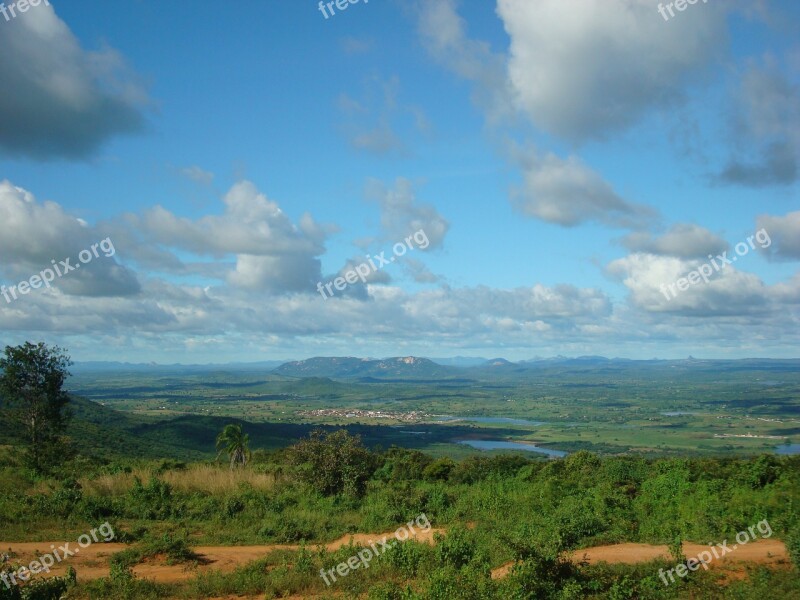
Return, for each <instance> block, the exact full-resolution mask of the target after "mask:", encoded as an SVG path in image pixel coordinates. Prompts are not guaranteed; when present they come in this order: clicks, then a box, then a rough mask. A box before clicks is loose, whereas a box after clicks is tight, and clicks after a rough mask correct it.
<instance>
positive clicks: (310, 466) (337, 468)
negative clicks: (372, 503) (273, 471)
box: [290, 429, 377, 496]
mask: <svg viewBox="0 0 800 600" xmlns="http://www.w3.org/2000/svg"><path fill="white" fill-rule="evenodd" d="M290 456H291V457H292V461H293V462H294V463H295V464H296V465H298V466H299V467H300V478H301V479H302V480H303V481H305V482H306V483H308V484H310V485H311V486H312V487H313V488H314V489H316V490H317V491H318V492H319V493H321V494H324V495H326V496H331V495H334V494H340V493H345V494H348V495H352V496H360V495H362V494H363V493H364V489H365V487H366V483H367V481H368V480H369V478H370V477H371V476H372V474H373V473H374V472H375V469H376V468H377V460H376V457H375V455H374V454H372V453H371V452H370V451H369V450H367V449H366V448H365V447H364V446H363V445H362V444H361V438H359V437H358V436H353V435H350V434H349V433H348V432H347V430H345V429H340V430H338V431H335V432H333V433H325V432H323V431H319V430H317V431H313V432H311V435H310V436H309V437H308V439H304V440H301V441H300V442H298V443H297V444H295V445H294V446H292V448H291V449H290Z"/></svg>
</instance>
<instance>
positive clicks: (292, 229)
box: [126, 181, 327, 293]
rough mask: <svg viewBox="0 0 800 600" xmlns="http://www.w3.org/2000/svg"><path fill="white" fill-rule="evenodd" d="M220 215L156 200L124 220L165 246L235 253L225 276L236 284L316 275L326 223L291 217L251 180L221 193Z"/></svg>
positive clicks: (293, 281)
mask: <svg viewBox="0 0 800 600" xmlns="http://www.w3.org/2000/svg"><path fill="white" fill-rule="evenodd" d="M223 203H224V205H225V211H224V213H223V214H222V215H207V216H204V217H201V218H199V219H196V220H193V219H189V218H186V217H179V216H177V215H175V214H173V213H172V212H170V211H168V210H167V209H165V208H164V207H161V206H156V207H154V208H152V209H150V210H148V211H146V212H145V213H144V214H142V215H128V216H127V220H126V222H127V224H128V226H129V227H131V228H133V229H134V230H135V231H136V232H137V233H138V234H139V235H141V236H143V238H144V240H145V241H148V242H151V243H155V244H158V245H159V246H161V248H162V250H165V251H184V252H191V253H192V254H195V255H198V256H211V257H213V258H216V259H222V258H226V257H230V256H234V257H235V260H236V266H235V269H234V270H233V272H232V273H230V274H229V276H228V280H229V281H230V282H231V283H232V284H233V285H236V286H241V287H245V288H249V289H257V290H263V291H269V292H274V293H280V292H287V291H305V290H309V289H311V288H312V287H313V285H314V284H316V282H317V281H319V278H320V261H319V259H318V258H317V257H318V256H319V255H321V254H322V253H323V252H324V241H325V237H326V235H327V230H326V228H325V227H323V226H321V225H319V224H317V223H316V222H315V221H314V220H313V218H312V217H311V216H310V215H308V214H306V215H304V216H303V217H302V218H301V219H300V221H299V222H298V224H294V223H292V221H291V220H290V219H289V217H288V216H287V215H286V214H285V213H284V212H283V211H282V210H281V209H280V207H279V206H278V204H277V203H275V202H273V201H271V200H269V199H268V198H267V197H266V196H265V195H264V194H261V193H260V192H259V191H258V189H257V188H256V187H255V185H253V184H252V183H251V182H249V181H243V182H240V183H237V184H235V185H234V186H233V187H232V188H231V189H230V191H229V192H228V193H227V194H226V195H225V197H224V199H223Z"/></svg>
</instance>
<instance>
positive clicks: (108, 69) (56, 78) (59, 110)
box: [0, 4, 149, 160]
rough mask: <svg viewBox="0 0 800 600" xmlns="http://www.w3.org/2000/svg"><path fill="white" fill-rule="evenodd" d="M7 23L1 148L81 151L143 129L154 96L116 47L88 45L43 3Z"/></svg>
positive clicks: (41, 153) (44, 153)
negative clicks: (88, 47)
mask: <svg viewBox="0 0 800 600" xmlns="http://www.w3.org/2000/svg"><path fill="white" fill-rule="evenodd" d="M3 25H4V27H3V35H2V36H0V54H2V55H3V56H4V57H6V58H5V59H4V60H2V61H0V87H2V89H3V93H2V94H0V114H2V115H3V118H2V119H0V152H2V153H3V154H6V155H9V156H12V157H29V158H34V159H37V160H47V159H82V158H86V157H88V156H91V155H92V154H93V153H95V152H96V151H97V150H98V148H99V147H100V146H101V145H102V144H103V143H104V142H105V141H107V140H108V139H110V138H112V137H114V136H115V135H119V134H127V133H134V132H138V131H141V130H143V128H144V117H143V116H142V108H143V107H144V106H146V105H147V104H148V103H149V100H148V98H147V95H146V93H145V92H144V91H143V88H142V86H141V85H140V84H138V83H137V81H136V79H135V77H134V76H133V75H132V74H131V73H130V71H129V70H128V68H127V67H126V65H125V61H124V60H123V58H122V57H121V56H120V55H119V53H118V52H116V51H115V50H113V49H111V48H106V49H103V50H100V51H98V52H87V51H85V50H83V49H82V48H81V47H80V44H79V43H78V40H77V39H76V38H75V36H74V35H73V34H72V32H71V31H70V29H69V27H67V25H66V24H65V23H64V22H63V21H62V20H61V19H59V18H58V16H57V15H56V13H55V11H54V10H53V8H52V6H45V5H44V4H40V5H39V6H37V7H32V8H31V9H30V10H28V11H27V12H26V13H25V15H24V18H21V17H20V18H17V19H14V20H13V22H9V23H3ZM12 57H13V58H12Z"/></svg>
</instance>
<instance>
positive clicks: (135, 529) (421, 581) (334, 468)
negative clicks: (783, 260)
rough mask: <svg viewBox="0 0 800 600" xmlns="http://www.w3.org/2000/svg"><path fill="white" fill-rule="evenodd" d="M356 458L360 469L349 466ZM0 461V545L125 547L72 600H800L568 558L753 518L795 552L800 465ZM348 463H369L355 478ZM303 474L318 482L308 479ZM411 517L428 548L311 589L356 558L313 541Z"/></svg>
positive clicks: (305, 456) (766, 576) (790, 586)
mask: <svg viewBox="0 0 800 600" xmlns="http://www.w3.org/2000/svg"><path fill="white" fill-rule="evenodd" d="M356 456H358V457H362V458H363V459H364V460H363V463H361V462H359V461H354V460H351V459H352V458H353V457H356ZM339 458H341V459H342V462H337V460H338V459H339ZM1 462H2V465H3V466H2V470H0V480H2V481H3V482H4V483H11V482H13V485H3V486H2V491H0V514H2V515H3V519H4V523H3V532H4V538H9V541H12V542H13V540H14V539H20V540H21V539H30V532H32V531H35V532H36V536H37V537H39V538H41V539H61V538H64V539H74V537H75V536H77V535H79V534H80V533H82V532H85V531H87V530H88V529H89V528H91V527H95V526H96V525H97V523H98V522H99V521H100V520H109V521H110V522H111V523H113V524H114V530H115V531H116V532H117V534H118V536H121V538H122V539H123V540H126V541H132V542H133V544H132V545H131V546H129V548H128V549H126V550H125V551H123V552H122V553H119V554H116V555H115V556H114V557H113V559H112V561H111V563H112V575H111V576H110V577H109V578H106V579H101V580H97V581H87V582H83V581H82V580H81V577H80V569H79V570H78V585H77V586H76V587H74V588H72V589H70V591H69V597H70V598H95V597H103V598H156V597H159V598H165V597H176V598H211V597H215V596H216V597H218V596H220V595H224V594H254V595H259V596H262V597H263V595H264V594H266V596H267V597H275V598H277V597H281V596H283V595H287V594H300V595H314V594H325V593H328V592H332V591H341V592H344V593H345V596H346V597H369V598H426V599H428V598H509V597H511V598H584V597H590V598H592V597H593V598H685V597H703V598H706V597H708V598H723V597H726V598H727V597H730V598H764V597H770V596H764V595H763V593H764V590H765V589H775V590H783V592H785V594H786V595H784V596H782V597H787V598H791V597H798V596H800V581H799V580H798V578H797V576H796V573H795V572H793V571H791V570H790V569H789V567H788V565H786V566H785V567H784V568H779V569H775V570H769V569H760V570H759V569H756V570H753V571H752V572H751V573H750V574H749V575H748V576H747V577H745V578H744V579H742V580H741V581H733V582H728V584H727V585H726V586H724V587H720V577H721V576H722V575H720V573H718V572H715V571H714V570H711V571H709V572H704V571H702V570H701V571H698V572H697V573H692V574H691V576H690V577H688V578H687V579H685V580H681V581H679V582H678V583H676V584H674V585H672V586H670V587H669V588H666V587H665V586H664V585H663V584H662V583H661V582H660V580H659V579H658V575H657V572H658V569H659V568H667V567H669V566H671V565H668V564H666V562H665V561H655V562H653V563H648V564H637V565H628V566H626V565H610V566H609V565H592V566H587V565H584V564H582V563H581V562H580V560H575V559H571V558H570V555H569V551H570V550H573V549H580V548H583V547H589V546H594V545H601V544H608V543H614V542H648V543H661V544H670V543H673V542H674V541H675V539H676V537H679V538H680V539H683V540H688V541H694V542H700V543H704V542H707V541H709V540H717V541H721V540H723V539H726V538H727V539H732V537H733V536H734V535H735V533H736V532H738V531H741V530H743V529H745V528H746V527H747V526H749V525H752V524H754V523H757V522H758V521H761V520H764V519H767V520H768V521H769V523H770V524H771V527H772V529H773V531H774V535H775V537H776V538H779V539H785V540H787V541H789V547H790V548H793V550H792V552H793V553H794V554H793V556H795V557H796V553H797V544H796V537H792V536H793V535H795V532H796V531H797V528H798V525H800V519H799V518H798V517H799V516H800V515H798V514H797V513H796V512H795V510H794V509H792V508H791V507H796V506H800V457H776V456H762V457H759V458H757V459H734V458H728V459H658V460H648V459H644V458H641V457H608V458H600V457H597V456H595V455H592V454H590V453H587V452H577V453H574V454H572V455H570V456H568V457H567V458H566V459H560V460H550V461H548V460H543V459H533V458H529V457H524V456H519V455H499V456H494V457H487V456H475V457H472V458H469V459H467V460H463V461H458V462H455V461H451V460H449V459H432V458H431V457H429V456H427V455H425V454H422V453H420V452H417V451H414V450H407V449H402V448H390V449H389V450H387V451H384V452H380V453H376V452H372V451H369V450H367V449H366V448H364V447H363V446H362V445H360V444H359V442H358V440H357V439H355V438H352V437H351V436H348V435H347V434H346V433H344V432H341V433H335V434H332V435H324V434H321V433H317V434H313V435H311V436H310V437H309V438H308V439H307V440H304V441H302V442H300V443H299V444H297V445H296V446H294V447H293V448H290V449H288V450H281V451H270V452H265V451H263V450H256V451H255V452H254V453H253V460H252V462H251V463H250V465H249V466H248V467H247V468H246V469H236V470H234V471H231V470H230V469H229V468H227V466H226V467H219V466H215V465H214V464H213V463H212V462H209V463H206V464H203V463H194V464H185V463H178V462H174V461H172V462H170V461H161V462H156V463H154V462H137V461H130V462H113V463H107V464H99V463H97V462H86V461H84V462H81V463H72V464H66V465H64V466H63V467H62V468H61V469H60V472H59V473H58V475H57V476H56V475H52V476H49V477H43V476H40V475H36V474H34V472H32V471H25V470H24V469H22V468H21V467H22V465H20V464H16V459H15V458H13V457H12V456H11V455H10V454H6V455H4V456H3V457H2V461H1ZM356 464H363V465H367V466H366V467H364V469H365V470H359V471H357V472H354V471H353V470H352V468H353V467H354V466H355V465H356ZM310 465H317V467H322V468H325V469H327V470H329V471H331V472H330V473H329V474H327V475H326V478H323V479H318V478H316V477H315V476H313V475H310V473H309V466H310ZM220 477H221V478H227V481H228V483H227V484H222V483H220V482H219V481H218V480H216V479H215V478H220ZM348 477H350V478H351V479H348ZM145 481H146V482H147V483H143V482H145ZM348 482H349V483H348ZM358 482H361V484H358ZM421 513H425V514H426V515H427V516H428V518H429V519H430V520H431V522H432V523H433V525H434V526H435V527H440V528H443V529H444V530H445V531H446V534H445V535H442V536H437V538H438V541H437V543H436V544H435V545H433V546H430V545H427V544H424V543H419V542H416V541H408V542H403V543H401V544H398V545H397V546H396V547H394V548H392V549H391V550H389V551H387V552H386V553H385V554H383V555H382V556H380V557H379V558H378V559H376V560H375V561H373V563H372V564H371V565H370V568H369V569H366V570H359V571H356V572H353V573H352V574H350V575H349V576H348V577H345V578H342V579H340V580H339V581H338V582H336V583H335V584H333V586H332V587H331V588H330V589H328V588H326V587H325V584H324V583H323V582H322V580H321V578H320V577H319V569H321V568H326V569H329V568H331V567H332V566H335V565H336V564H338V563H339V562H343V561H346V560H347V559H348V558H349V557H350V556H352V555H353V554H355V552H356V551H357V548H356V547H355V546H350V547H348V546H344V547H342V548H339V549H338V550H335V551H328V550H325V549H323V548H321V547H319V546H317V544H321V543H325V542H329V541H331V540H334V539H337V538H338V537H340V536H342V535H346V534H348V533H355V532H381V531H392V530H394V529H396V528H397V527H398V526H400V525H402V524H404V523H405V522H406V521H408V520H409V519H411V518H413V517H415V516H417V515H419V514H421ZM791 540H795V541H791ZM302 542H305V544H304V545H301V546H300V548H299V549H296V550H291V549H276V550H274V551H272V552H267V553H265V554H264V557H263V559H261V560H257V561H256V562H253V563H250V564H248V565H243V566H241V567H239V568H238V569H237V570H236V571H234V572H232V573H226V574H223V573H220V572H219V571H215V570H214V569H210V570H206V569H201V570H200V571H198V572H197V574H196V575H193V576H191V577H189V578H188V579H187V580H186V581H184V582H181V583H173V584H169V585H166V584H164V585H162V584H154V583H151V582H147V581H144V580H142V579H141V578H140V577H138V576H136V575H134V573H133V571H132V568H134V567H135V565H137V564H140V563H142V561H144V562H145V563H147V562H149V561H151V560H153V559H154V557H156V559H157V560H160V561H162V562H166V563H171V562H178V563H182V564H185V565H186V567H187V568H190V569H191V568H192V567H193V566H194V565H196V564H197V563H198V562H199V561H202V557H201V556H198V555H196V554H195V553H194V551H193V550H192V547H196V546H198V545H214V544H220V545H236V544H270V543H276V544H285V543H302ZM792 544H794V545H792ZM673 547H674V544H673ZM510 561H516V564H515V566H514V567H513V568H511V570H510V573H509V575H508V576H507V577H505V578H502V579H496V580H493V579H491V577H490V576H489V573H490V570H491V569H493V568H496V567H499V566H501V565H504V564H506V563H509V562H510ZM672 565H674V563H672ZM760 594H761V595H760ZM773 597H774V596H773Z"/></svg>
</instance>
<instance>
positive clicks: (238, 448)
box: [217, 424, 250, 469]
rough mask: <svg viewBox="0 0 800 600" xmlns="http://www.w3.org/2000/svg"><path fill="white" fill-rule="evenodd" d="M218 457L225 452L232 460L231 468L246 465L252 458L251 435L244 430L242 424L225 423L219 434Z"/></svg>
mask: <svg viewBox="0 0 800 600" xmlns="http://www.w3.org/2000/svg"><path fill="white" fill-rule="evenodd" d="M217 450H218V451H219V452H218V453H217V458H219V456H220V454H222V453H223V452H225V453H226V454H227V455H228V458H229V459H230V461H231V469H233V468H234V467H236V466H237V465H241V466H242V467H244V466H245V465H247V461H248V460H249V459H250V436H249V435H248V434H246V433H244V432H243V431H242V426H241V425H233V424H231V425H225V428H224V429H223V430H222V433H220V434H219V435H218V436H217Z"/></svg>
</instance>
